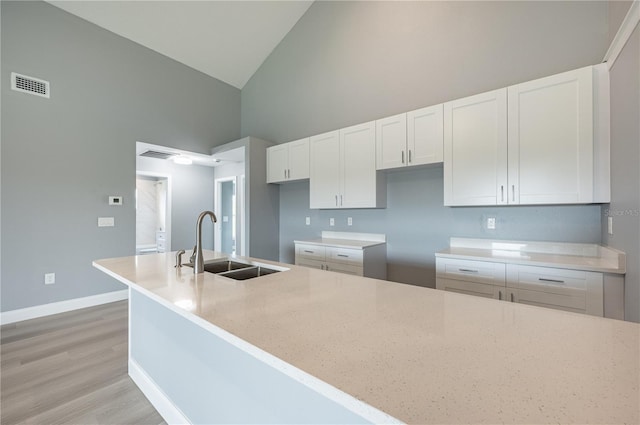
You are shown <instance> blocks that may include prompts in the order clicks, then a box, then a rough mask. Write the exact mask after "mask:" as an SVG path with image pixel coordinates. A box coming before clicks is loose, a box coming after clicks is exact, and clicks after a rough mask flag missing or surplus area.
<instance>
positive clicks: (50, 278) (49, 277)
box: [44, 273, 56, 285]
mask: <svg viewBox="0 0 640 425" xmlns="http://www.w3.org/2000/svg"><path fill="white" fill-rule="evenodd" d="M54 283H56V274H55V273H45V274H44V284H45V285H52V284H54Z"/></svg>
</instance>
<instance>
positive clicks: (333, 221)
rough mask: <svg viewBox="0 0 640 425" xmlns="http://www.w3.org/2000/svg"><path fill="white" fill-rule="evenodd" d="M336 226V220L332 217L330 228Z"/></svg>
mask: <svg viewBox="0 0 640 425" xmlns="http://www.w3.org/2000/svg"><path fill="white" fill-rule="evenodd" d="M335 225H336V220H335V219H334V218H333V217H331V218H330V219H329V226H335Z"/></svg>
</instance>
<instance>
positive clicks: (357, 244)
mask: <svg viewBox="0 0 640 425" xmlns="http://www.w3.org/2000/svg"><path fill="white" fill-rule="evenodd" d="M293 242H294V243H301V244H307V245H328V246H335V247H338V248H353V249H363V248H367V247H370V246H376V245H384V244H385V243H386V242H380V241H358V240H350V239H332V238H318V239H310V240H295V241H293Z"/></svg>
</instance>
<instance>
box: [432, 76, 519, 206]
mask: <svg viewBox="0 0 640 425" xmlns="http://www.w3.org/2000/svg"><path fill="white" fill-rule="evenodd" d="M506 186H507V89H500V90H495V91H492V92H488V93H482V94H478V95H475V96H471V97H467V98H464V99H458V100H454V101H452V102H447V103H445V104H444V204H445V205H497V204H503V203H506V193H505V190H506Z"/></svg>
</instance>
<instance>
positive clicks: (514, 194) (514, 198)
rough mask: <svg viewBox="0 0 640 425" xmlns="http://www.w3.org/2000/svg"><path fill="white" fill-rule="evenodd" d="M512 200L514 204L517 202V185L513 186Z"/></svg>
mask: <svg viewBox="0 0 640 425" xmlns="http://www.w3.org/2000/svg"><path fill="white" fill-rule="evenodd" d="M511 200H512V201H513V202H515V201H516V185H515V184H512V185H511Z"/></svg>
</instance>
